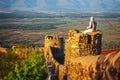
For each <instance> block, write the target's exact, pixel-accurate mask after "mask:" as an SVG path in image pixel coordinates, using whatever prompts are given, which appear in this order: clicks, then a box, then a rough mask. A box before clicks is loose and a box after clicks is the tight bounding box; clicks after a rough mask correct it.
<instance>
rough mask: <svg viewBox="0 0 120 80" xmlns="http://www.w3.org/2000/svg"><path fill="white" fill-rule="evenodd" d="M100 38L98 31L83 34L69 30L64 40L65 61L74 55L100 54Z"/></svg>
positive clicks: (74, 56) (100, 34)
mask: <svg viewBox="0 0 120 80" xmlns="http://www.w3.org/2000/svg"><path fill="white" fill-rule="evenodd" d="M101 39H102V33H101V32H100V31H96V32H91V33H87V34H83V33H82V32H79V31H78V30H70V31H69V32H68V39H66V41H65V63H66V61H67V62H69V61H70V59H73V58H76V57H80V56H87V55H98V54H100V52H101V46H102V44H101Z"/></svg>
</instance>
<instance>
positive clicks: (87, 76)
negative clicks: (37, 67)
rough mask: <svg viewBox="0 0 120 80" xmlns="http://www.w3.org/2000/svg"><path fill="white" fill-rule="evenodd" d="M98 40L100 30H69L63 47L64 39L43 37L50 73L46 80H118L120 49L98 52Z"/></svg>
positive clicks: (100, 34) (119, 75)
mask: <svg viewBox="0 0 120 80" xmlns="http://www.w3.org/2000/svg"><path fill="white" fill-rule="evenodd" d="M101 40H102V33H101V32H100V31H96V32H91V33H87V34H83V33H82V32H79V31H78V30H70V31H69V33H68V39H66V41H65V49H64V46H63V45H64V41H63V39H61V38H59V37H57V36H46V37H45V47H44V54H45V59H46V65H47V69H48V74H49V76H48V79H47V80H119V78H120V65H119V64H120V51H117V52H112V53H109V54H107V55H99V54H100V53H101V46H102V44H101ZM63 50H65V51H64V52H65V55H64V52H63ZM61 57H62V58H63V59H61ZM64 58H65V60H64ZM60 60H62V61H64V63H62V62H61V61H60Z"/></svg>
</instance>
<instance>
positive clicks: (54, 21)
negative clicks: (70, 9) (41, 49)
mask: <svg viewBox="0 0 120 80" xmlns="http://www.w3.org/2000/svg"><path fill="white" fill-rule="evenodd" d="M89 18H90V15H82V16H80V15H78V14H77V15H64V16H52V17H42V18H41V17H38V18H26V17H25V18H3V19H0V41H1V42H2V43H3V45H4V46H8V47H9V46H12V45H14V44H16V43H23V44H25V45H28V44H34V45H36V46H44V37H45V35H58V36H61V37H64V38H67V32H68V31H69V30H70V29H78V30H80V31H81V30H85V29H86V27H87V26H88V23H89ZM95 20H96V22H97V30H100V31H102V33H103V37H102V46H103V49H113V48H120V45H119V44H120V36H119V35H120V16H119V15H116V16H112V15H110V16H107V17H106V15H102V16H101V15H96V16H95Z"/></svg>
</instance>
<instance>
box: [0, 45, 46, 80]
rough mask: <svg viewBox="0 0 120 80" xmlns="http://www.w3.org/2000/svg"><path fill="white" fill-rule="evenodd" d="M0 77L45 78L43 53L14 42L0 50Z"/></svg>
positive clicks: (37, 79)
mask: <svg viewBox="0 0 120 80" xmlns="http://www.w3.org/2000/svg"><path fill="white" fill-rule="evenodd" d="M0 64H1V66H0V69H1V71H0V79H3V80H21V79H22V80H45V79H46V77H47V70H46V65H45V59H44V57H43V53H41V52H39V50H38V49H37V48H36V50H35V49H34V47H32V46H25V45H23V44H16V45H14V46H13V47H12V48H9V49H8V50H7V53H2V52H0Z"/></svg>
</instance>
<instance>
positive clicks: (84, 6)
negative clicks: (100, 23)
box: [0, 0, 120, 11]
mask: <svg viewBox="0 0 120 80" xmlns="http://www.w3.org/2000/svg"><path fill="white" fill-rule="evenodd" d="M0 10H34V11H82V10H83V11H84V10H86V11H94V10H97V11H101V10H109V11H110V10H118V11H120V0H0Z"/></svg>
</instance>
